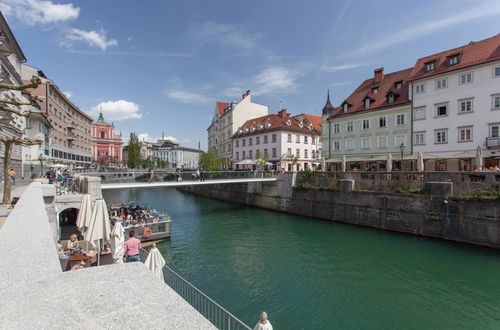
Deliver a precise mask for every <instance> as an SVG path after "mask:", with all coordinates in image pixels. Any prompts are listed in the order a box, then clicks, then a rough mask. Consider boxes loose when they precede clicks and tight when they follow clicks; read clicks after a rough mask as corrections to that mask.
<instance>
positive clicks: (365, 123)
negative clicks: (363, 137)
mask: <svg viewBox="0 0 500 330" xmlns="http://www.w3.org/2000/svg"><path fill="white" fill-rule="evenodd" d="M363 129H370V119H363Z"/></svg>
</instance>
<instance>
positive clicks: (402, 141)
mask: <svg viewBox="0 0 500 330" xmlns="http://www.w3.org/2000/svg"><path fill="white" fill-rule="evenodd" d="M400 145H404V146H405V145H406V136H405V135H396V136H395V137H394V146H395V147H399V146H400Z"/></svg>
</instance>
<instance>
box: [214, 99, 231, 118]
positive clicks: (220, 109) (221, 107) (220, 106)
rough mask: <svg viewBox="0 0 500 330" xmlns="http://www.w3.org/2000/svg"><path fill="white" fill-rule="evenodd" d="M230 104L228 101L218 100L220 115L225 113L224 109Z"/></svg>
mask: <svg viewBox="0 0 500 330" xmlns="http://www.w3.org/2000/svg"><path fill="white" fill-rule="evenodd" d="M228 105H229V103H226V102H216V106H217V112H218V113H219V115H223V114H224V109H225V108H226V107H227V106H228Z"/></svg>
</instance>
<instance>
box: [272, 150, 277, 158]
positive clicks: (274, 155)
mask: <svg viewBox="0 0 500 330" xmlns="http://www.w3.org/2000/svg"><path fill="white" fill-rule="evenodd" d="M272 157H274V158H275V157H276V148H273V153H272Z"/></svg>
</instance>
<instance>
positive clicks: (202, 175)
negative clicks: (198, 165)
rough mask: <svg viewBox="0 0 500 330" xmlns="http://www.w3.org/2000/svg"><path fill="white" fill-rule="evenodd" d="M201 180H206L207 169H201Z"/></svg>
mask: <svg viewBox="0 0 500 330" xmlns="http://www.w3.org/2000/svg"><path fill="white" fill-rule="evenodd" d="M200 181H203V182H204V181H205V170H204V169H201V171H200Z"/></svg>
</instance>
